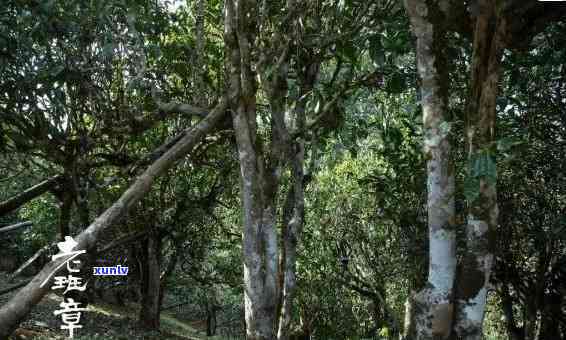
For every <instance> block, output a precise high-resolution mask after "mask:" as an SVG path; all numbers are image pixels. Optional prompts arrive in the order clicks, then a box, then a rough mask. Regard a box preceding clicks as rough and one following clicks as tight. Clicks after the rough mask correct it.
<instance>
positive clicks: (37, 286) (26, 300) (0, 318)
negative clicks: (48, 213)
mask: <svg viewBox="0 0 566 340" xmlns="http://www.w3.org/2000/svg"><path fill="white" fill-rule="evenodd" d="M225 110H226V102H225V101H224V98H222V99H221V101H220V103H219V104H218V105H216V107H215V109H214V110H213V111H212V112H211V113H210V114H209V115H208V116H207V117H206V118H204V119H203V120H202V121H201V122H200V123H199V124H197V125H196V126H195V127H193V128H191V129H190V130H189V131H188V133H187V135H185V136H184V137H183V138H182V139H181V140H180V141H179V142H178V143H176V144H175V145H174V146H173V147H172V148H170V149H169V150H168V151H167V152H165V153H164V154H163V155H162V156H161V157H159V159H157V161H155V162H154V163H153V164H152V165H151V166H149V167H148V168H147V169H146V170H145V171H144V172H143V173H142V174H141V175H140V176H139V177H138V178H137V179H136V181H135V182H134V183H133V184H132V185H131V186H130V187H129V188H128V190H126V192H125V193H124V194H122V196H121V197H120V198H119V199H118V201H116V202H115V203H114V204H113V205H112V206H111V207H110V208H108V209H107V210H106V211H105V212H104V213H103V214H102V215H100V216H99V217H98V218H97V219H96V220H95V221H94V222H93V223H91V224H90V226H89V227H88V228H87V229H86V230H84V231H83V232H82V233H80V234H79V235H78V236H76V237H75V240H76V241H77V242H78V245H77V246H76V247H75V249H87V251H88V250H90V249H92V248H93V247H94V246H95V245H96V241H97V240H98V238H99V235H100V234H101V233H102V232H103V231H104V230H105V229H107V228H108V227H109V226H111V225H112V224H114V223H116V222H117V221H118V220H119V219H120V218H121V217H122V216H124V214H125V213H126V212H127V211H128V210H129V209H130V208H131V207H132V206H133V205H134V204H135V203H137V202H138V201H139V200H140V199H141V198H142V197H143V196H144V195H145V194H146V193H147V192H148V191H149V190H150V189H151V186H152V184H153V181H154V180H155V179H156V178H157V177H158V176H160V175H161V174H163V173H164V172H165V171H167V170H168V169H169V168H171V167H172V166H173V165H174V164H175V162H176V161H177V160H179V159H180V158H182V157H184V156H185V155H186V154H187V153H189V152H190V151H191V149H192V148H193V147H194V146H195V145H196V144H197V143H198V142H200V141H201V140H202V138H204V136H205V135H206V134H207V133H208V132H210V131H211V130H212V129H213V128H214V127H215V125H216V124H217V123H218V122H219V121H220V120H221V119H222V118H223V117H224V115H225ZM62 264H64V259H63V258H61V259H58V260H56V261H52V262H49V263H48V264H47V265H46V266H45V267H44V268H43V269H42V270H41V272H40V273H39V274H37V275H36V276H35V277H34V278H33V280H32V281H31V282H30V283H29V284H28V285H26V286H25V287H24V288H22V289H21V290H20V291H19V292H18V293H16V294H15V295H14V296H13V297H12V299H10V301H8V302H7V303H6V304H5V305H3V306H2V309H0V339H5V338H7V337H8V335H10V334H11V333H12V332H13V331H14V329H15V328H16V327H17V325H18V324H19V323H20V322H21V320H22V319H23V318H24V317H25V316H26V315H27V314H28V313H29V312H30V310H31V309H32V308H33V306H35V305H36V304H37V303H38V302H39V301H40V300H41V298H42V297H43V296H44V295H45V294H46V293H47V292H48V291H49V290H50V285H51V280H52V278H53V275H52V274H53V272H54V271H55V270H56V268H57V267H58V266H61V265H62ZM44 281H46V284H44V285H42V283H43V282H44Z"/></svg>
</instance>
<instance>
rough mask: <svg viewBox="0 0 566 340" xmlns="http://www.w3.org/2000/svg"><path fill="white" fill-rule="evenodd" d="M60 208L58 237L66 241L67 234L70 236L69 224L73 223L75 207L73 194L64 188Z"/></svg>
mask: <svg viewBox="0 0 566 340" xmlns="http://www.w3.org/2000/svg"><path fill="white" fill-rule="evenodd" d="M63 190H64V191H63V192H62V195H61V202H60V208H59V228H58V230H57V239H58V240H59V241H64V240H65V236H70V231H69V224H70V223H71V210H72V208H73V194H72V193H71V192H70V191H67V190H65V189H63Z"/></svg>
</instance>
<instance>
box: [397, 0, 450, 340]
mask: <svg viewBox="0 0 566 340" xmlns="http://www.w3.org/2000/svg"><path fill="white" fill-rule="evenodd" d="M405 7H406V9H407V12H408V14H409V17H410V20H411V25H412V30H413V33H414V34H415V36H416V37H417V64H418V72H419V76H420V78H421V81H422V84H421V92H422V95H421V97H422V101H421V102H422V109H423V121H424V130H425V131H424V139H425V140H424V145H425V150H424V152H425V158H426V159H427V177H428V179H427V189H428V201H427V202H428V203H427V204H428V205H427V210H428V229H429V272H428V284H427V286H426V287H425V288H424V289H423V290H421V291H420V292H418V293H417V294H415V296H414V298H413V301H414V303H415V305H414V306H413V308H414V309H415V310H414V318H415V319H414V320H413V322H414V327H412V330H414V334H409V338H410V339H433V338H434V339H447V338H448V337H449V336H450V331H451V327H452V316H453V309H454V307H453V303H452V294H453V284H454V278H455V273H456V235H455V210H454V169H453V164H452V160H451V157H450V148H451V142H450V136H449V134H450V127H451V122H450V117H449V115H448V112H447V111H448V110H447V88H446V86H447V85H448V77H447V76H448V69H447V63H446V60H445V59H444V58H445V55H446V50H445V48H446V41H445V37H444V36H445V30H444V28H443V27H442V26H441V24H440V23H441V22H442V16H441V15H442V11H441V10H440V8H439V5H438V4H436V2H434V1H433V2H430V1H425V0H405Z"/></svg>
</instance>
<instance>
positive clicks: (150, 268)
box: [139, 227, 161, 330]
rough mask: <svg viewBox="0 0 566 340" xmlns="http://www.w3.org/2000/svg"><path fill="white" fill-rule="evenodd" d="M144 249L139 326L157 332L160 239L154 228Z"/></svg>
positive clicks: (159, 294) (159, 288)
mask: <svg viewBox="0 0 566 340" xmlns="http://www.w3.org/2000/svg"><path fill="white" fill-rule="evenodd" d="M145 243H146V245H147V247H144V252H145V256H146V258H145V261H144V262H145V263H144V269H143V270H142V301H141V309H140V316H139V324H140V325H141V326H142V327H143V328H145V329H149V330H159V315H160V296H161V293H160V291H161V279H160V274H161V269H160V257H161V237H160V236H159V233H158V231H157V230H155V228H153V227H152V230H151V231H150V232H149V237H148V238H147V240H146V241H145Z"/></svg>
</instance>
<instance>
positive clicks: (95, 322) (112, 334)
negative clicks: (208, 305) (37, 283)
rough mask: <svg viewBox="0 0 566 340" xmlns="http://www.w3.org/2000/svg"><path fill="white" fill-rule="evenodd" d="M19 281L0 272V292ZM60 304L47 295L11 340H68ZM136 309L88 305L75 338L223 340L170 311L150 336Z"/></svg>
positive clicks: (55, 297)
mask: <svg viewBox="0 0 566 340" xmlns="http://www.w3.org/2000/svg"><path fill="white" fill-rule="evenodd" d="M18 282H21V281H17V280H16V281H14V282H11V283H9V282H7V277H6V275H5V274H4V273H0V290H2V289H4V288H7V287H10V286H13V285H15V284H17V283H18ZM16 291H17V290H16ZM16 291H14V292H11V293H8V294H4V295H2V296H0V306H1V305H2V304H4V303H6V302H7V301H8V300H9V299H10V298H11V297H12V296H13V295H14V294H15V293H16ZM61 302H62V297H61V296H58V295H56V294H53V293H50V294H47V295H46V296H45V297H44V298H43V299H42V300H41V302H40V303H39V304H37V305H36V306H35V307H34V309H33V310H32V312H31V313H30V315H29V316H28V317H27V318H26V320H25V321H23V322H22V323H21V324H20V328H18V330H17V331H16V332H15V334H17V335H18V336H13V337H12V339H13V340H15V339H37V340H41V339H67V335H68V331H67V330H61V329H60V326H61V325H62V322H61V316H60V315H59V316H56V315H54V314H53V312H54V311H55V310H58V309H60V307H59V304H60V303H61ZM137 309H138V308H137V306H136V305H135V304H128V305H126V306H121V307H119V306H116V305H111V304H108V303H92V304H89V305H88V306H87V311H86V312H83V313H82V315H81V321H80V325H82V328H80V329H77V330H75V337H74V339H79V340H102V339H110V340H122V339H147V340H152V339H173V340H185V339H190V340H200V339H207V340H220V339H221V338H220V337H206V336H205V333H204V330H199V329H197V328H195V327H194V326H193V325H192V324H198V322H185V321H182V320H179V319H177V318H175V317H174V316H173V315H171V314H170V313H167V312H162V313H161V331H160V332H159V333H156V332H153V333H149V332H147V331H144V330H142V329H140V328H139V327H137V324H136V318H137ZM12 339H10V340H12Z"/></svg>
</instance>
